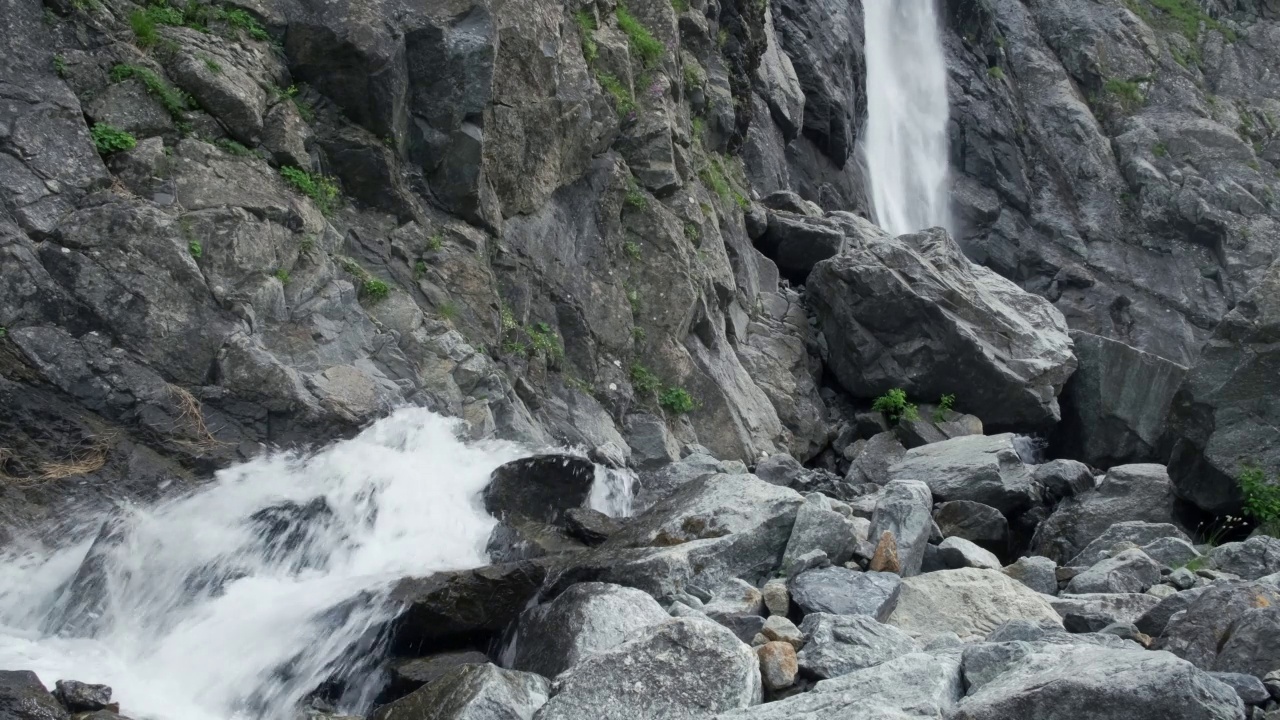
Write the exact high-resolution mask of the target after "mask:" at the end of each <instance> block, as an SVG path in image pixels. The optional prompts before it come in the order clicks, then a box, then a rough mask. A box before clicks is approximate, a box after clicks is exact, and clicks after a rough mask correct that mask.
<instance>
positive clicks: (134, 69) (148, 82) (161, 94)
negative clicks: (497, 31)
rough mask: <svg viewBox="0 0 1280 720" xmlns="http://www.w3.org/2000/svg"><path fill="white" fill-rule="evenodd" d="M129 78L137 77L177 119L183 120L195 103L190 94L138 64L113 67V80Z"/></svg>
mask: <svg viewBox="0 0 1280 720" xmlns="http://www.w3.org/2000/svg"><path fill="white" fill-rule="evenodd" d="M129 78H137V79H138V81H139V82H141V83H142V84H143V86H144V87H146V89H147V92H148V93H149V94H150V95H151V96H152V97H154V98H155V99H156V100H158V101H159V102H160V105H161V106H163V107H164V109H165V111H166V112H168V113H169V116H170V117H172V118H173V119H174V120H175V121H179V122H181V121H182V120H183V118H184V117H185V115H184V112H185V111H186V110H187V108H189V107H191V106H192V105H194V102H193V101H192V100H191V98H190V96H188V95H187V94H186V93H184V92H182V91H181V90H176V89H174V88H171V87H169V85H168V84H166V83H165V82H164V81H163V80H161V79H160V76H159V75H156V74H155V73H154V72H151V71H150V70H148V69H146V68H144V67H138V66H137V65H127V64H123V63H122V64H120V65H116V66H115V67H113V68H111V81H112V82H124V81H125V80H128V79H129Z"/></svg>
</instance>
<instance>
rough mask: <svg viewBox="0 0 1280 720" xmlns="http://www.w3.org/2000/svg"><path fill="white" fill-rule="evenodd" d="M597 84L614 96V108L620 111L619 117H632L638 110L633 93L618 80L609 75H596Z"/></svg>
mask: <svg viewBox="0 0 1280 720" xmlns="http://www.w3.org/2000/svg"><path fill="white" fill-rule="evenodd" d="M596 82H598V83H600V87H601V88H603V89H604V91H605V92H607V93H609V94H610V95H612V96H613V104H614V107H615V108H616V109H617V110H618V115H620V116H626V115H630V114H631V113H632V112H633V111H635V109H636V101H635V99H634V98H633V97H631V91H630V90H628V89H627V88H626V86H624V85H623V84H622V83H621V82H619V81H618V78H616V77H614V76H612V75H610V74H609V73H596Z"/></svg>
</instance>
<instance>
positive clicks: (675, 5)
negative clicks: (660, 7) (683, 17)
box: [671, 0, 689, 13]
mask: <svg viewBox="0 0 1280 720" xmlns="http://www.w3.org/2000/svg"><path fill="white" fill-rule="evenodd" d="M671 9H672V10H675V11H676V12H678V13H682V12H688V11H689V0H671Z"/></svg>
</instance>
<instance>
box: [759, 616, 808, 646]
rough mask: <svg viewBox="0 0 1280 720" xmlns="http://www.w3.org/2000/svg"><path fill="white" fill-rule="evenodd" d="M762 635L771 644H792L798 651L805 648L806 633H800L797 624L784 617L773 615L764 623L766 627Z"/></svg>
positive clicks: (761, 632)
mask: <svg viewBox="0 0 1280 720" xmlns="http://www.w3.org/2000/svg"><path fill="white" fill-rule="evenodd" d="M760 634H761V635H764V636H765V638H766V639H768V640H769V641H771V642H785V643H790V645H791V646H792V647H794V648H795V649H796V650H799V649H800V648H802V647H804V641H805V637H804V633H802V632H800V628H798V627H796V624H795V623H793V622H791V621H790V620H788V619H787V618H786V617H785V616H783V615H771V616H770V617H769V619H768V620H765V621H764V627H763V628H761V629H760Z"/></svg>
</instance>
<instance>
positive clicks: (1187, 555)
mask: <svg viewBox="0 0 1280 720" xmlns="http://www.w3.org/2000/svg"><path fill="white" fill-rule="evenodd" d="M1138 549H1139V550H1141V551H1142V552H1144V553H1146V554H1147V557H1150V558H1151V559H1152V560H1155V561H1156V562H1158V563H1160V564H1161V565H1164V566H1165V567H1170V568H1181V567H1182V566H1184V565H1186V564H1187V563H1189V562H1191V561H1193V560H1195V559H1196V558H1198V557H1201V555H1200V552H1199V551H1198V550H1196V548H1195V546H1194V545H1192V544H1191V543H1190V542H1188V541H1186V540H1183V539H1181V538H1176V537H1165V538H1160V539H1158V540H1152V541H1151V542H1149V543H1147V544H1146V545H1143V546H1142V547H1140V548H1138Z"/></svg>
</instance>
